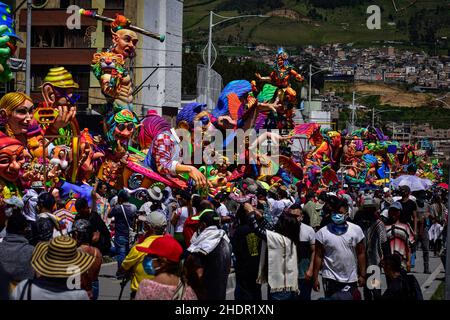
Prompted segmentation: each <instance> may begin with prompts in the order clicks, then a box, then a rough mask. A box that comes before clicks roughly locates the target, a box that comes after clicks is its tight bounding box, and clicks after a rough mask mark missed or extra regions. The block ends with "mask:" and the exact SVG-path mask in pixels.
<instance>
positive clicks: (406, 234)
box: [386, 222, 415, 267]
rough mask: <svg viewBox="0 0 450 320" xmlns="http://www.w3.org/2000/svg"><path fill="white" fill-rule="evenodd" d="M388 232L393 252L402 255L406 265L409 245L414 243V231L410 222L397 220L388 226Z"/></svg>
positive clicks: (403, 263) (403, 262)
mask: <svg viewBox="0 0 450 320" xmlns="http://www.w3.org/2000/svg"><path fill="white" fill-rule="evenodd" d="M386 234H387V238H388V241H389V245H390V247H391V253H392V254H394V253H397V254H399V255H400V256H401V257H402V265H403V266H404V267H406V261H407V259H408V253H409V247H410V246H411V245H412V244H413V243H414V241H415V240H414V232H413V231H412V229H411V227H410V226H409V224H405V223H401V222H396V223H394V224H392V225H389V226H386Z"/></svg>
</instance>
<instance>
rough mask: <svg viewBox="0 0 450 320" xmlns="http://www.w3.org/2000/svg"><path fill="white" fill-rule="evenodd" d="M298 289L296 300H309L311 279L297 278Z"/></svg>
mask: <svg viewBox="0 0 450 320" xmlns="http://www.w3.org/2000/svg"><path fill="white" fill-rule="evenodd" d="M298 289H299V290H300V294H299V295H298V296H297V299H298V300H303V301H310V300H311V291H312V281H311V280H310V281H306V280H305V279H299V280H298Z"/></svg>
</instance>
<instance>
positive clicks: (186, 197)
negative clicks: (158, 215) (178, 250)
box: [170, 191, 197, 248]
mask: <svg viewBox="0 0 450 320" xmlns="http://www.w3.org/2000/svg"><path fill="white" fill-rule="evenodd" d="M176 197H177V200H178V209H176V210H175V211H174V213H173V215H172V219H171V221H170V222H171V223H172V225H173V226H174V227H175V233H174V238H175V239H176V240H177V241H178V242H179V243H180V245H181V246H182V247H183V248H185V246H186V242H185V240H184V236H183V227H184V223H185V222H186V220H187V218H188V217H190V216H192V215H195V214H196V213H197V212H196V210H195V208H193V207H192V203H191V195H190V194H189V193H188V192H185V191H180V192H178V194H177V196H176Z"/></svg>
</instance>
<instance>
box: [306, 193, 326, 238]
mask: <svg viewBox="0 0 450 320" xmlns="http://www.w3.org/2000/svg"><path fill="white" fill-rule="evenodd" d="M315 198H316V196H315V194H314V192H312V191H310V192H308V193H307V195H306V203H305V206H304V207H303V213H304V214H306V215H308V217H309V221H310V226H311V227H312V228H313V229H314V230H319V228H320V222H321V220H322V218H321V217H320V211H321V210H322V206H323V205H322V204H320V203H318V202H316V200H315Z"/></svg>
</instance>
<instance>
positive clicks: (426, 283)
mask: <svg viewBox="0 0 450 320" xmlns="http://www.w3.org/2000/svg"><path fill="white" fill-rule="evenodd" d="M441 269H442V263H439V266H438V267H437V268H436V269H435V270H434V271H433V273H432V274H431V275H430V276H429V277H428V279H427V281H425V282H424V283H423V285H422V286H421V287H420V289H421V290H422V291H425V289H427V288H428V287H429V286H430V285H431V284H432V283H433V281H434V279H436V277H437V276H438V274H439V273H440V272H441Z"/></svg>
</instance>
